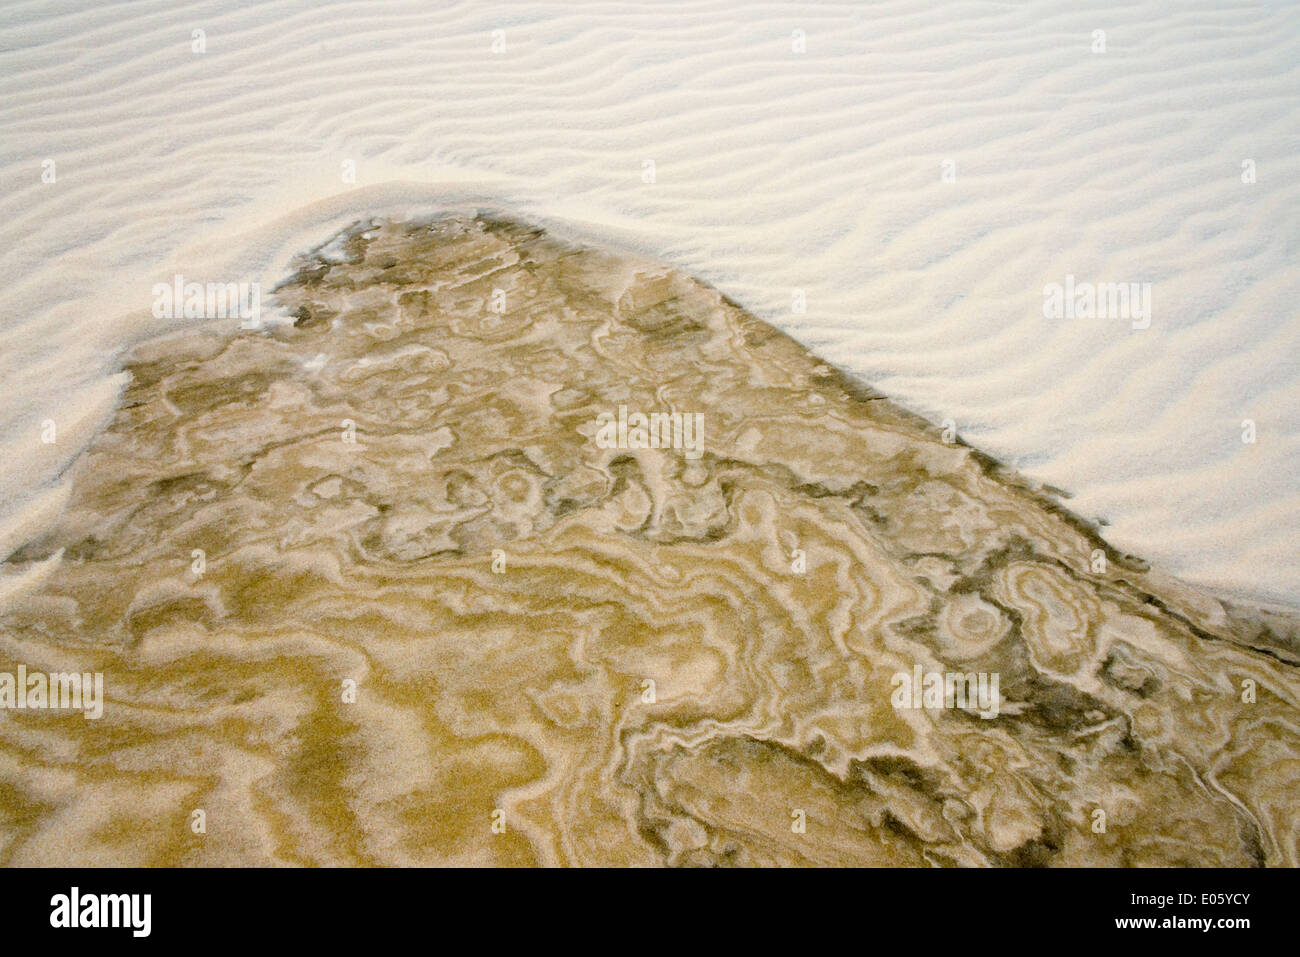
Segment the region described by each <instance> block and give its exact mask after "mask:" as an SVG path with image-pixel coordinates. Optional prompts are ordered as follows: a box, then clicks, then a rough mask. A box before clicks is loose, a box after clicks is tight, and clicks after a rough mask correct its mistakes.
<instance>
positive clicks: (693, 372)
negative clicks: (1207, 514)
mask: <svg viewBox="0 0 1300 957" xmlns="http://www.w3.org/2000/svg"><path fill="white" fill-rule="evenodd" d="M325 249H328V250H329V251H330V252H329V254H328V256H327V257H325V258H322V257H323V256H325V254H324V253H323V252H318V253H316V254H313V255H311V256H307V257H304V259H303V260H302V261H301V262H300V263H299V265H298V272H297V273H296V274H295V276H294V277H293V278H292V279H291V280H289V281H288V282H287V283H286V284H285V285H283V286H282V287H281V288H280V289H279V290H278V291H277V296H278V297H279V299H280V301H281V302H282V303H283V304H284V305H285V306H287V307H288V309H289V311H290V312H291V313H292V314H294V315H295V316H296V318H297V323H296V325H295V326H294V327H292V328H290V327H283V328H277V329H274V330H272V331H269V332H242V333H239V334H236V335H234V336H233V337H232V336H225V335H218V334H211V333H189V334H185V335H183V336H178V337H174V338H170V339H167V340H162V341H158V342H154V343H151V344H148V345H146V346H144V347H141V348H140V349H138V350H137V352H136V354H135V355H134V356H133V357H132V359H131V361H130V363H129V366H128V368H129V370H130V372H131V375H132V383H131V385H130V387H129V388H128V390H127V392H126V395H125V397H124V399H123V402H122V406H121V409H120V411H119V413H118V415H117V417H116V420H115V421H114V423H113V424H112V426H111V427H110V428H109V429H108V430H107V432H106V433H105V434H104V435H102V436H101V437H100V439H99V440H98V441H97V442H96V444H95V446H94V448H93V449H92V450H91V451H90V452H89V453H88V455H87V456H86V457H85V458H84V459H83V461H82V462H81V463H79V465H78V466H77V471H76V476H75V484H74V490H73V495H72V500H71V505H70V507H69V510H68V512H67V514H66V515H65V516H64V519H63V522H62V524H61V526H60V527H59V528H57V529H54V530H52V531H51V532H50V534H49V535H48V536H46V537H45V538H43V539H42V540H40V541H38V542H35V543H33V544H31V545H29V546H28V547H27V548H26V549H24V550H23V552H21V553H19V555H17V556H16V557H15V559H14V561H15V562H19V563H21V562H32V561H36V560H40V559H44V558H47V557H48V556H50V555H53V554H56V553H57V552H58V550H60V549H62V556H63V559H62V562H61V563H60V564H59V565H58V566H57V568H55V569H54V570H53V571H52V573H51V574H50V575H49V576H48V578H47V579H46V580H45V582H44V583H43V584H42V585H41V586H40V587H39V588H38V589H37V590H35V591H33V592H31V593H28V594H26V595H24V596H21V597H20V598H19V599H17V600H15V601H14V602H13V603H11V605H10V606H9V607H8V608H6V609H5V611H4V614H3V618H2V620H0V624H2V625H3V629H2V635H3V637H2V638H0V654H3V656H4V659H5V660H9V661H14V662H24V663H25V664H26V665H27V667H28V668H32V669H37V668H43V669H45V670H48V671H59V670H77V671H86V672H95V671H100V672H103V673H104V675H105V696H106V699H107V700H106V703H105V706H104V716H103V718H102V719H101V720H99V721H83V720H82V719H81V718H80V717H77V716H69V715H66V714H59V713H55V712H36V711H24V712H19V711H11V712H5V713H0V762H2V763H0V859H2V860H3V861H4V862H5V863H9V864H32V863H76V864H83V863H120V864H135V863H145V864H181V863H184V864H233V863H253V864H269V863H298V864H302V863H315V864H364V863H386V864H431V863H500V864H510V863H543V864H558V863H562V864H655V863H670V864H717V863H735V864H768V863H780V864H910V865H925V864H1101V865H1164V864H1192V865H1243V864H1285V865H1295V864H1296V863H1297V840H1298V835H1297V829H1296V828H1297V825H1296V818H1295V814H1294V809H1293V807H1292V804H1293V798H1294V794H1295V793H1296V790H1297V784H1298V782H1297V779H1298V778H1300V757H1297V755H1300V740H1298V732H1300V712H1298V711H1297V705H1298V704H1300V681H1297V677H1296V670H1295V666H1296V660H1297V648H1298V647H1300V645H1298V644H1297V638H1296V634H1297V629H1296V622H1295V620H1294V619H1293V618H1292V617H1291V616H1289V615H1288V614H1285V613H1273V614H1268V615H1265V614H1264V613H1262V612H1260V613H1255V612H1249V611H1243V610H1242V609H1236V608H1230V607H1228V606H1227V605H1225V604H1224V603H1223V602H1221V601H1218V600H1215V599H1212V598H1209V597H1207V596H1205V595H1204V594H1202V593H1200V592H1196V591H1193V590H1191V589H1188V588H1186V587H1184V586H1182V585H1180V584H1178V583H1177V582H1174V581H1171V580H1169V579H1166V578H1163V577H1159V576H1156V575H1155V574H1153V573H1151V572H1149V571H1148V570H1147V569H1146V568H1145V566H1144V565H1143V564H1142V563H1140V562H1137V561H1135V560H1133V559H1130V558H1128V557H1126V556H1123V555H1119V554H1116V553H1114V552H1113V551H1111V550H1110V549H1109V548H1108V547H1107V546H1106V545H1105V543H1104V542H1103V541H1102V540H1101V539H1100V538H1099V537H1098V536H1097V535H1096V533H1095V530H1094V529H1093V528H1091V527H1090V526H1088V525H1087V524H1086V523H1084V522H1082V521H1080V520H1079V519H1077V518H1075V517H1074V516H1072V515H1070V514H1069V513H1068V512H1067V511H1066V510H1065V509H1063V508H1062V507H1061V506H1060V505H1059V504H1057V503H1056V502H1055V501H1054V500H1053V499H1051V498H1050V497H1048V496H1046V495H1043V494H1041V493H1040V492H1038V491H1036V490H1035V489H1032V488H1030V487H1028V486H1027V485H1026V484H1025V483H1023V482H1022V481H1020V480H1019V479H1018V478H1017V477H1016V476H1015V475H1013V474H1011V473H1009V472H1008V471H1006V470H1004V469H1002V468H1001V467H1000V466H999V465H998V464H997V463H996V462H994V461H992V460H991V459H989V458H988V457H987V456H984V455H982V454H980V453H978V452H976V451H974V450H972V449H969V448H967V447H965V446H963V445H961V444H960V443H946V442H944V441H943V440H942V438H941V436H940V433H939V431H938V430H937V429H935V428H934V427H933V426H931V425H930V424H928V423H926V422H924V421H923V420H921V419H919V418H917V417H915V416H913V415H911V414H909V413H906V412H905V411H903V410H900V409H898V408H897V407H895V406H894V405H892V404H891V403H889V402H888V401H886V400H884V399H883V398H882V397H881V396H879V395H878V394H876V393H874V392H873V391H871V390H870V389H868V388H866V387H864V386H862V385H860V384H858V383H855V382H852V381H850V380H848V379H847V378H845V377H844V376H842V375H841V374H840V373H839V372H837V371H836V370H834V369H832V368H830V367H828V366H827V365H825V364H824V363H822V362H821V361H819V360H818V359H817V358H816V357H815V356H812V355H810V354H809V353H808V352H807V351H806V350H805V349H804V348H803V347H801V346H799V345H798V344H796V343H795V342H793V341H792V340H791V339H789V338H788V337H786V336H785V335H783V334H781V333H779V332H777V331H776V330H774V329H772V328H771V327H769V326H767V325H765V324H764V323H762V322H760V321H758V320H757V319H755V318H754V317H752V316H750V315H748V314H747V313H745V312H744V311H743V310H741V309H740V308H739V307H738V306H736V305H735V304H734V303H731V302H729V301H727V300H726V299H725V298H723V297H722V296H721V295H720V294H719V293H718V292H716V291H715V290H713V289H710V288H708V287H706V286H704V285H702V284H700V283H698V282H696V281H694V280H691V279H689V278H687V277H684V276H681V275H679V274H677V273H675V272H673V271H671V270H669V269H667V268H665V267H662V266H658V265H656V264H653V263H648V262H643V261H637V260H633V259H630V258H627V257H623V256H616V255H611V254H607V253H603V252H600V251H598V250H591V249H579V248H575V247H572V246H569V245H566V244H563V243H560V242H558V241H556V240H554V239H552V238H551V237H548V236H547V235H545V234H544V233H543V232H542V231H541V230H538V229H535V228H531V227H527V226H524V225H521V224H518V223H514V222H510V221H507V220H502V219H493V218H487V217H478V218H474V219H470V218H465V217H452V218H446V219H439V220H435V221H432V222H426V223H418V224H417V223H365V224H358V225H357V226H355V227H353V228H352V229H350V230H349V231H347V232H346V233H345V234H344V235H343V236H341V237H339V238H337V239H336V240H335V241H333V242H331V243H329V244H327V246H324V247H321V250H322V251H323V250H325ZM494 304H499V306H500V311H496V310H495V309H494ZM620 407H626V408H627V409H632V410H640V411H643V412H646V413H651V412H661V413H681V414H683V415H687V414H695V413H699V414H700V415H701V416H702V422H703V433H702V434H703V442H702V450H703V454H702V455H701V456H700V457H699V458H698V459H692V458H691V457H688V456H687V455H685V454H684V452H683V450H681V449H674V448H659V449H654V448H650V449H643V448H626V447H625V448H605V447H602V446H603V444H604V443H600V442H598V441H597V440H596V432H597V424H596V423H597V422H598V420H599V418H600V417H601V416H602V415H609V414H617V413H618V410H619V409H620ZM353 439H355V441H352V440H353ZM195 550H199V551H201V553H202V556H203V560H202V563H201V572H200V573H196V572H195V571H194V570H193V568H192V556H194V555H195ZM1098 550H1100V551H1101V553H1102V554H1103V555H1104V556H1105V559H1106V560H1105V563H1104V564H1105V568H1104V570H1098V567H1099V566H1098V565H1097V564H1096V558H1095V554H1096V553H1097V551H1098ZM800 556H802V560H800ZM917 667H919V668H920V669H921V670H922V671H923V672H926V673H929V672H957V673H963V674H974V673H981V674H994V675H997V676H998V679H999V691H1000V704H999V707H998V708H997V713H996V715H995V716H992V717H981V716H980V714H979V713H978V709H977V708H971V707H968V708H964V709H963V708H945V709H927V708H910V707H901V708H900V707H896V706H895V702H894V701H893V700H892V698H893V697H894V694H893V693H894V690H895V683H894V676H896V675H898V674H900V673H906V674H912V673H913V672H914V669H916V668H917ZM348 680H352V681H355V682H356V689H357V690H356V700H355V702H350V701H345V700H344V696H345V689H344V683H345V681H348ZM1247 687H1249V688H1251V689H1253V698H1254V700H1253V701H1246V700H1243V694H1244V689H1245V688H1247ZM1247 697H1250V695H1247ZM199 808H202V809H203V810H204V812H205V815H206V821H207V832H206V833H205V834H202V835H199V834H195V833H193V831H192V829H191V827H190V824H191V815H192V812H193V811H194V810H195V809H199ZM496 811H500V812H503V813H502V814H499V815H497V819H498V820H499V821H503V822H504V831H501V829H500V828H499V827H498V828H497V829H495V830H494V828H493V826H492V825H493V820H494V812H496ZM1098 811H1102V812H1104V819H1103V820H1104V828H1102V829H1101V830H1098V828H1097V821H1098V817H1097V812H1098ZM798 822H802V823H803V827H802V828H800V827H797V826H796V824H797V823H798Z"/></svg>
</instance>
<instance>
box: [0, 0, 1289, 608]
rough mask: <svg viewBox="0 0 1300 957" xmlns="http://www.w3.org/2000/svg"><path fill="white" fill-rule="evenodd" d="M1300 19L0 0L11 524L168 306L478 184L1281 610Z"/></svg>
mask: <svg viewBox="0 0 1300 957" xmlns="http://www.w3.org/2000/svg"><path fill="white" fill-rule="evenodd" d="M195 30H202V31H204V33H203V39H204V43H203V50H204V52H201V53H198V52H194V49H193V43H194V40H193V32H194V31H195ZM496 30H501V31H504V32H503V34H501V35H499V36H494V31H496ZM1097 30H1102V31H1104V32H1105V40H1106V46H1105V52H1094V50H1093V45H1094V42H1095V41H1094V31H1097ZM796 31H801V33H797V32H796ZM1298 36H1300V10H1298V9H1297V7H1296V6H1295V5H1294V4H1280V3H1264V4H1260V3H1235V2H1234V3H1226V4H1225V3H1221V2H1218V0H1141V2H1136V3H1126V4H1123V5H1121V6H1115V5H1112V4H1103V3H1092V2H1087V3H1083V4H1079V3H1075V2H1065V0H1042V2H1035V3H1029V4H1004V3H961V4H943V5H938V6H936V5H933V4H928V3H921V2H920V0H895V2H886V3H873V4H869V5H864V4H850V3H846V4H816V5H808V4H776V3H772V4H769V3H759V4H745V5H741V4H733V3H722V2H688V3H679V4H672V5H664V4H650V3H618V4H600V5H596V6H595V7H593V6H592V5H589V4H581V5H577V4H562V3H538V4H529V5H528V6H527V7H526V8H525V7H521V6H518V5H500V6H493V5H487V6H485V5H481V4H471V3H461V4H437V5H430V4H427V3H416V2H366V3H359V2H345V3H329V4H318V3H307V2H270V3H259V4H256V5H249V6H247V7H242V6H237V5H233V4H228V3H213V4H203V5H198V6H192V7H191V6H185V7H181V8H177V7H176V6H175V5H174V4H172V3H169V2H164V0H145V2H138V3H131V4H128V5H125V6H114V7H111V8H109V7H96V6H94V5H87V7H86V8H85V9H77V8H76V7H75V6H73V5H68V4H55V5H49V4H44V3H35V2H28V3H12V4H9V5H8V6H7V7H6V12H5V17H4V24H3V26H0V74H3V77H4V94H3V98H2V99H0V129H2V130H3V137H2V138H0V142H2V144H3V145H2V146H0V186H2V187H3V188H2V189H0V240H2V241H3V247H4V254H3V261H2V262H0V278H3V283H0V376H3V380H4V382H5V386H6V402H5V405H4V409H3V410H2V411H0V504H2V507H3V514H4V518H5V521H6V522H7V524H6V525H5V526H4V529H3V531H4V533H5V534H4V535H3V536H0V537H2V538H3V540H4V541H5V542H9V541H21V540H22V539H23V538H24V537H25V536H26V535H27V534H29V533H30V531H31V530H32V529H33V528H36V529H39V528H40V527H41V526H42V524H43V523H44V522H45V518H44V517H43V516H45V515H46V512H47V511H48V505H49V502H50V501H51V499H50V498H49V496H50V494H51V493H50V489H51V488H52V487H54V485H55V484H56V483H58V482H59V481H61V479H60V476H61V475H62V474H63V473H64V471H65V470H66V469H67V468H68V466H69V465H70V463H72V462H73V461H74V460H75V459H76V456H77V453H78V452H79V451H80V450H81V449H83V448H85V446H86V445H87V443H88V442H89V441H90V439H91V438H92V436H93V435H94V434H95V431H96V429H97V428H100V427H102V426H103V425H104V424H105V423H106V422H107V421H108V420H109V418H110V417H111V414H112V410H113V407H114V403H115V401H116V398H117V395H118V392H119V391H120V389H121V388H122V385H123V383H122V380H121V379H120V378H117V377H116V373H117V371H118V360H119V359H120V356H121V353H122V350H123V349H124V348H125V347H127V346H128V345H130V344H131V343H134V342H137V341H139V340H140V339H141V338H142V337H145V336H147V335H152V334H154V333H157V332H161V331H174V329H175V328H176V324H174V323H160V322H158V321H155V320H153V319H151V317H150V316H149V312H148V311H149V303H150V294H149V291H150V289H151V287H152V285H153V284H154V283H156V282H158V281H168V280H170V278H171V276H172V275H173V274H175V273H178V272H183V273H185V274H187V275H193V276H203V277H210V278H212V279H214V280H220V281H238V280H241V279H247V278H253V279H256V278H259V277H260V278H261V279H262V281H263V282H264V284H265V285H266V287H267V288H270V286H271V285H273V284H274V283H275V282H278V281H279V280H280V279H282V278H283V272H282V271H280V266H281V265H282V263H283V261H284V259H285V258H286V256H287V254H288V253H290V252H295V251H297V250H299V249H301V248H302V243H301V242H300V239H301V238H302V236H303V235H313V236H319V235H324V234H327V233H328V232H329V231H330V229H331V228H333V227H334V226H335V225H339V224H340V222H339V221H340V219H342V218H344V217H354V216H355V215H357V213H358V211H359V210H365V211H368V212H376V213H388V212H391V213H397V214H402V213H404V212H407V211H409V210H412V209H415V210H420V211H424V210H428V209H429V208H431V207H432V206H438V205H442V206H446V207H451V206H453V205H455V204H456V203H457V202H458V201H465V200H469V201H486V200H490V201H492V202H494V203H497V204H500V205H501V206H502V207H503V208H507V209H510V210H513V211H516V212H517V213H519V214H520V215H524V216H526V217H527V218H530V219H532V220H535V221H538V222H541V223H543V224H546V225H547V226H549V227H551V228H552V229H553V230H555V231H557V232H562V233H571V234H573V235H575V236H578V237H579V238H584V239H588V240H595V241H600V242H601V243H602V244H604V245H608V244H610V243H611V242H613V241H617V242H618V243H620V244H623V245H629V246H633V247H635V249H636V250H637V251H639V252H642V253H646V254H649V255H651V256H653V257H654V258H656V259H657V260H660V261H664V262H667V263H670V264H672V265H674V266H676V267H679V268H681V269H682V270H684V271H685V272H686V273H688V274H690V275H694V276H699V277H701V278H702V279H704V280H706V281H708V282H709V283H711V284H712V285H714V286H716V287H717V288H719V289H720V290H722V291H723V292H724V293H726V294H727V295H729V296H730V297H732V298H733V299H734V300H736V301H737V302H739V303H741V304H742V305H744V306H745V307H746V308H748V309H750V310H751V311H753V312H754V313H755V314H756V315H758V316H759V317H761V318H762V319H764V320H767V321H769V322H771V323H773V324H774V325H776V326H777V327H779V328H781V329H782V330H784V331H786V332H789V333H790V334H791V335H793V336H794V337H796V338H797V339H798V340H799V341H800V342H802V343H804V344H805V345H808V346H810V347H811V348H813V349H814V350H815V351H816V352H817V353H818V354H820V355H822V356H823V357H825V358H826V359H827V360H828V361H831V362H833V363H835V364H836V365H838V366H842V367H844V368H846V369H848V370H851V371H852V372H854V373H857V374H859V375H861V376H863V377H865V378H866V379H867V380H868V381H870V382H872V383H873V384H874V385H875V386H877V387H878V388H880V389H881V390H882V391H883V392H885V393H886V394H887V395H889V396H890V397H892V398H894V399H897V400H898V401H900V402H901V403H902V404H903V405H905V406H906V407H908V408H911V409H913V410H915V411H917V412H919V413H922V414H924V415H926V416H927V417H929V418H930V419H932V420H933V421H935V422H943V421H945V420H951V421H952V422H953V423H954V425H955V426H956V428H957V429H958V430H959V432H960V434H961V435H962V436H964V437H965V438H966V439H968V440H969V441H971V442H972V443H973V444H976V445H978V446H979V447H981V448H983V449H986V450H987V451H989V452H990V453H993V454H995V455H997V456H998V457H999V458H1001V459H1002V460H1004V461H1007V462H1009V463H1011V464H1013V465H1015V466H1016V467H1018V468H1020V469H1021V470H1022V471H1023V472H1024V473H1025V474H1027V475H1029V476H1031V477H1032V478H1034V479H1036V480H1038V481H1042V482H1046V483H1050V484H1052V485H1054V486H1057V487H1060V488H1063V489H1065V490H1068V491H1069V492H1071V493H1073V495H1074V496H1075V497H1074V498H1073V500H1072V502H1071V506H1072V508H1074V509H1075V510H1076V511H1078V512H1079V513H1080V514H1081V515H1083V516H1085V517H1087V518H1089V519H1104V520H1106V521H1108V522H1109V523H1110V525H1109V530H1108V535H1109V536H1110V537H1111V539H1112V540H1113V541H1114V542H1116V543H1117V544H1118V545H1119V546H1120V547H1123V548H1125V549H1128V550H1130V551H1133V552H1134V553H1137V554H1141V555H1143V556H1145V557H1147V558H1150V559H1152V560H1154V561H1156V562H1158V563H1159V564H1160V566H1161V567H1163V568H1165V569H1168V570H1170V571H1172V572H1174V573H1177V574H1179V575H1181V576H1183V577H1184V578H1186V579H1188V580H1190V581H1194V582H1198V583H1201V584H1204V585H1210V586H1215V587H1222V588H1226V589H1231V590H1234V591H1238V592H1243V593H1247V594H1250V595H1254V596H1264V597H1271V598H1276V599H1279V600H1282V601H1285V602H1288V603H1292V604H1293V603H1295V602H1296V601H1297V600H1300V544H1297V543H1300V527H1298V525H1297V517H1296V516H1297V515H1298V514H1300V479H1297V475H1296V470H1295V468H1294V463H1295V461H1296V460H1297V457H1298V456H1300V424H1297V420H1296V417H1295V415H1294V410H1295V409H1296V408H1297V407H1298V406H1300V368H1298V367H1297V364H1298V363H1300V359H1298V357H1300V322H1297V315H1296V309H1295V302H1296V301H1297V298H1298V297H1300V272H1298V271H1297V269H1296V266H1295V263H1296V262H1297V259H1298V258H1300V249H1298V248H1297V230H1296V223H1297V222H1300V158H1298V157H1300V150H1297V141H1296V133H1295V118H1296V116H1297V107H1298V106H1300V67H1298V66H1297V61H1296V57H1295V49H1296V42H1297V37H1298ZM800 37H802V43H803V46H802V50H803V52H797V51H798V50H799V49H800V46H799V40H800ZM498 39H499V40H500V41H501V43H502V44H503V46H501V48H500V52H494V50H493V44H494V42H495V41H496V40H498ZM1248 160H1249V161H1252V162H1253V163H1254V164H1255V166H1254V169H1255V181H1254V182H1253V183H1245V182H1243V181H1242V177H1243V163H1244V162H1246V161H1248ZM47 161H50V162H53V163H54V164H55V166H54V171H55V173H56V178H55V181H54V182H43V181H42V174H43V171H44V169H45V164H46V162H47ZM647 161H653V163H654V182H644V181H643V177H645V176H646V173H647V167H646V165H645V164H646V162H647ZM948 161H951V162H952V163H953V164H954V165H953V166H952V167H950V168H949V169H951V170H952V171H953V172H954V174H955V177H954V178H953V180H952V181H951V182H945V181H944V178H943V174H944V171H945V168H946V167H945V165H944V164H945V163H946V162H948ZM345 163H351V164H352V167H351V169H352V171H353V173H354V177H353V181H345V179H344V173H345V166H344V164H345ZM380 197H383V198H384V199H385V202H383V203H380V202H372V200H375V199H378V198H380ZM343 221H346V220H343ZM1067 275H1073V276H1076V277H1079V278H1080V279H1081V280H1084V281H1089V282H1098V283H1101V282H1124V283H1150V284H1151V292H1152V304H1153V305H1152V311H1153V315H1152V318H1151V325H1150V328H1148V329H1144V330H1140V331H1139V330H1133V329H1132V328H1130V325H1129V323H1127V322H1126V321H1123V320H1115V319H1091V320H1089V319H1083V320H1071V321H1055V320H1048V319H1045V318H1044V317H1043V315H1042V311H1041V307H1042V293H1041V290H1042V289H1043V287H1044V285H1045V284H1048V283H1054V282H1063V281H1064V277H1066V276H1067ZM796 290H799V291H802V293H803V295H804V297H805V299H806V303H807V309H806V312H803V313H796V312H792V304H793V302H794V297H795V291H796ZM1247 419H1250V420H1252V421H1253V422H1254V423H1255V424H1256V426H1257V432H1258V440H1257V442H1255V443H1254V444H1244V443H1243V442H1242V441H1241V436H1242V423H1243V421H1244V420H1247ZM47 420H50V421H54V422H55V423H56V424H57V425H58V433H59V438H58V442H57V443H56V444H55V445H54V446H53V447H50V446H46V445H42V444H41V443H40V438H39V437H40V434H41V428H42V423H44V422H45V421H47Z"/></svg>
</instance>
